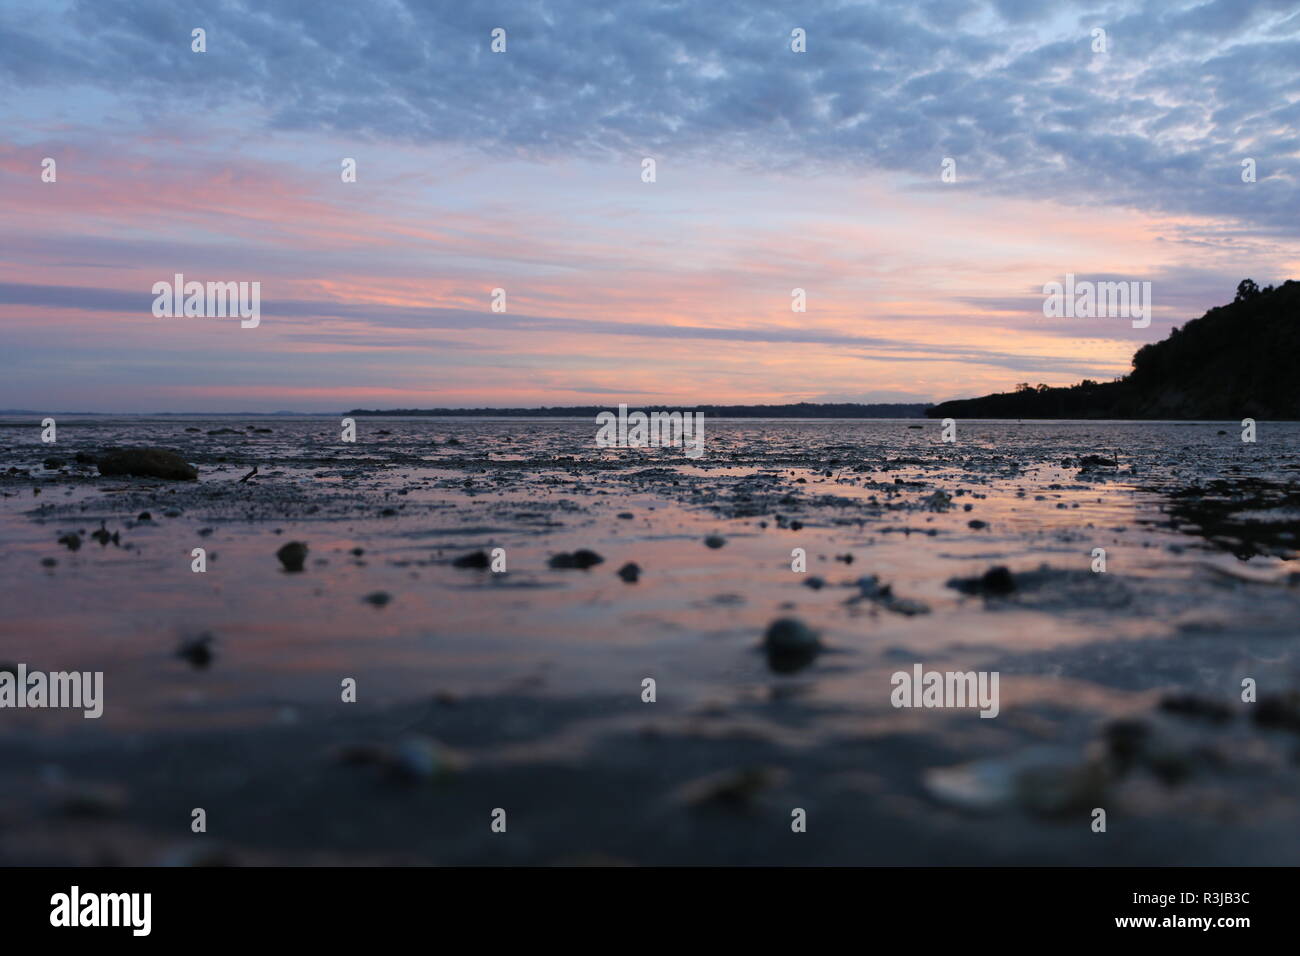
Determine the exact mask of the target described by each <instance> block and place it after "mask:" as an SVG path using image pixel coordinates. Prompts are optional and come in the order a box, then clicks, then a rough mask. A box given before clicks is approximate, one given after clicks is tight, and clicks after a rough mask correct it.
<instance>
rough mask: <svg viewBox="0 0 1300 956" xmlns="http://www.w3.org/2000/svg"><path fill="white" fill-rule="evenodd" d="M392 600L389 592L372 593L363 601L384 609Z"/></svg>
mask: <svg viewBox="0 0 1300 956" xmlns="http://www.w3.org/2000/svg"><path fill="white" fill-rule="evenodd" d="M392 599H393V596H392V595H391V594H389V593H388V592H387V591H372V592H371V593H370V594H367V595H366V596H365V597H363V598H362V599H361V600H363V601H365V602H366V603H367V604H373V605H374V606H375V607H383V606H384V605H385V604H387V603H388V602H389V601H391V600H392Z"/></svg>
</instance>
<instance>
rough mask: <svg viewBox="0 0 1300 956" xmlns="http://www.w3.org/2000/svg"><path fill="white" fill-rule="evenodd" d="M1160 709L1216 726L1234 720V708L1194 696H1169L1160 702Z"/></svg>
mask: <svg viewBox="0 0 1300 956" xmlns="http://www.w3.org/2000/svg"><path fill="white" fill-rule="evenodd" d="M1160 709H1161V710H1163V711H1165V712H1166V713H1170V714H1180V715H1182V716H1184V717H1200V718H1202V719H1204V720H1209V721H1213V722H1214V723H1216V724H1222V723H1226V722H1227V721H1229V720H1232V708H1231V707H1229V706H1227V705H1226V704H1223V703H1221V702H1219V701H1217V700H1207V699H1206V698H1204V697H1197V696H1196V695H1194V694H1167V695H1165V696H1164V697H1163V698H1161V700H1160Z"/></svg>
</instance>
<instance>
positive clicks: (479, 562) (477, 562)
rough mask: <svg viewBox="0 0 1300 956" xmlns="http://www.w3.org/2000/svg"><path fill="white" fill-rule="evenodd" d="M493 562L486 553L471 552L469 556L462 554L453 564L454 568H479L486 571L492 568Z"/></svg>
mask: <svg viewBox="0 0 1300 956" xmlns="http://www.w3.org/2000/svg"><path fill="white" fill-rule="evenodd" d="M491 564H492V562H491V560H490V559H489V558H488V553H487V552H486V551H471V552H470V553H469V554H462V555H461V556H460V557H459V558H457V559H456V560H454V561H452V562H451V566H452V567H453V568H479V569H484V568H487V567H489V566H491Z"/></svg>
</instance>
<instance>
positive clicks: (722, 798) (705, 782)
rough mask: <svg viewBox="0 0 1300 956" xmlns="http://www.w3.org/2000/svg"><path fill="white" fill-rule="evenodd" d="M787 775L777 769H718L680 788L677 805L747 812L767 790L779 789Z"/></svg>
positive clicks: (677, 794)
mask: <svg viewBox="0 0 1300 956" xmlns="http://www.w3.org/2000/svg"><path fill="white" fill-rule="evenodd" d="M784 779H785V772H784V771H782V770H780V769H778V768H774V767H740V768H735V769H730V770H719V771H717V772H716V773H711V774H708V775H707V776H704V777H700V778H698V779H696V780H692V781H691V782H689V783H687V784H685V785H684V786H682V787H680V788H678V790H677V792H676V793H675V794H674V799H675V802H677V803H680V804H683V805H685V806H687V807H691V808H692V809H705V808H709V807H714V808H725V809H730V810H744V809H747V808H749V807H751V806H752V805H753V804H754V803H755V801H757V799H758V798H759V797H760V796H761V795H762V793H763V792H764V791H766V790H769V789H771V788H772V787H775V786H779V785H780V784H781V783H782V782H783V780H784Z"/></svg>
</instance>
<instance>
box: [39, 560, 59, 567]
mask: <svg viewBox="0 0 1300 956" xmlns="http://www.w3.org/2000/svg"><path fill="white" fill-rule="evenodd" d="M58 563H59V559H58V558H41V566H42V567H46V568H52V567H55V566H56V565H57V564H58Z"/></svg>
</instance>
